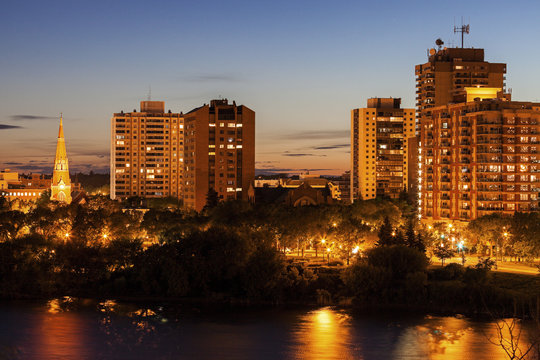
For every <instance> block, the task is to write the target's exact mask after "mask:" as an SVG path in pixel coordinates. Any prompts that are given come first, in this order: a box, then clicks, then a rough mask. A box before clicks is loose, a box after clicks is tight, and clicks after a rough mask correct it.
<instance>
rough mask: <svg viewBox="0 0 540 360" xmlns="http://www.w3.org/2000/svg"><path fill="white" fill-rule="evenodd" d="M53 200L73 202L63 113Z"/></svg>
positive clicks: (56, 157)
mask: <svg viewBox="0 0 540 360" xmlns="http://www.w3.org/2000/svg"><path fill="white" fill-rule="evenodd" d="M51 200H55V201H59V202H63V203H66V204H70V203H71V180H70V178H69V167H68V157H67V152H66V140H65V139H64V127H63V124H62V115H60V129H59V130H58V141H57V143H56V156H55V159H54V169H53V176H52V181H51Z"/></svg>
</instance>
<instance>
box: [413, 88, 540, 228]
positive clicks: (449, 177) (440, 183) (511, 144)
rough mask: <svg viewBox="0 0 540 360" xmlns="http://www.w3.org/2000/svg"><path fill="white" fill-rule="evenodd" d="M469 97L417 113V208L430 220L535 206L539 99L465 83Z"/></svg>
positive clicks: (538, 184)
mask: <svg viewBox="0 0 540 360" xmlns="http://www.w3.org/2000/svg"><path fill="white" fill-rule="evenodd" d="M466 95H467V96H466V99H465V101H464V102H461V103H453V104H448V105H444V106H438V107H433V108H431V109H430V111H431V116H429V117H425V118H423V119H422V123H421V144H422V148H421V152H420V157H419V158H420V163H421V165H422V167H421V177H420V199H419V200H420V214H421V216H422V217H423V218H425V219H427V220H462V221H469V220H473V219H475V218H477V217H480V216H483V215H488V214H493V213H498V214H512V213H514V212H515V211H531V210H538V194H539V192H540V178H539V175H538V173H539V172H540V156H539V152H538V150H539V148H540V104H535V103H530V102H517V101H509V100H508V98H507V97H505V96H504V94H503V93H502V89H501V88H477V87H472V88H466Z"/></svg>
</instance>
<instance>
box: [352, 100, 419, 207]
mask: <svg viewBox="0 0 540 360" xmlns="http://www.w3.org/2000/svg"><path fill="white" fill-rule="evenodd" d="M414 137H415V111H414V109H402V108H401V99H399V98H396V99H394V98H372V99H368V102H367V107H366V108H360V109H354V110H352V111H351V177H350V178H351V188H350V196H351V202H352V201H354V200H355V199H359V198H362V199H373V198H375V197H379V196H383V197H389V198H397V197H399V194H400V192H401V191H403V190H406V189H407V188H408V183H409V181H410V179H409V172H410V170H409V165H410V162H409V160H408V157H409V147H410V144H409V142H410V139H413V140H414Z"/></svg>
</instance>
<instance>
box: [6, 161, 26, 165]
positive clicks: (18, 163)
mask: <svg viewBox="0 0 540 360" xmlns="http://www.w3.org/2000/svg"><path fill="white" fill-rule="evenodd" d="M4 164H5V165H22V163H20V162H13V161H10V162H5V163H4Z"/></svg>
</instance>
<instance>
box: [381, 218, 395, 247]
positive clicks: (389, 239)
mask: <svg viewBox="0 0 540 360" xmlns="http://www.w3.org/2000/svg"><path fill="white" fill-rule="evenodd" d="M392 233H393V229H392V224H391V223H390V218H389V217H388V216H385V217H384V221H383V224H382V225H381V227H380V228H379V241H378V242H377V246H390V245H394V244H395V239H394V235H392Z"/></svg>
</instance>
